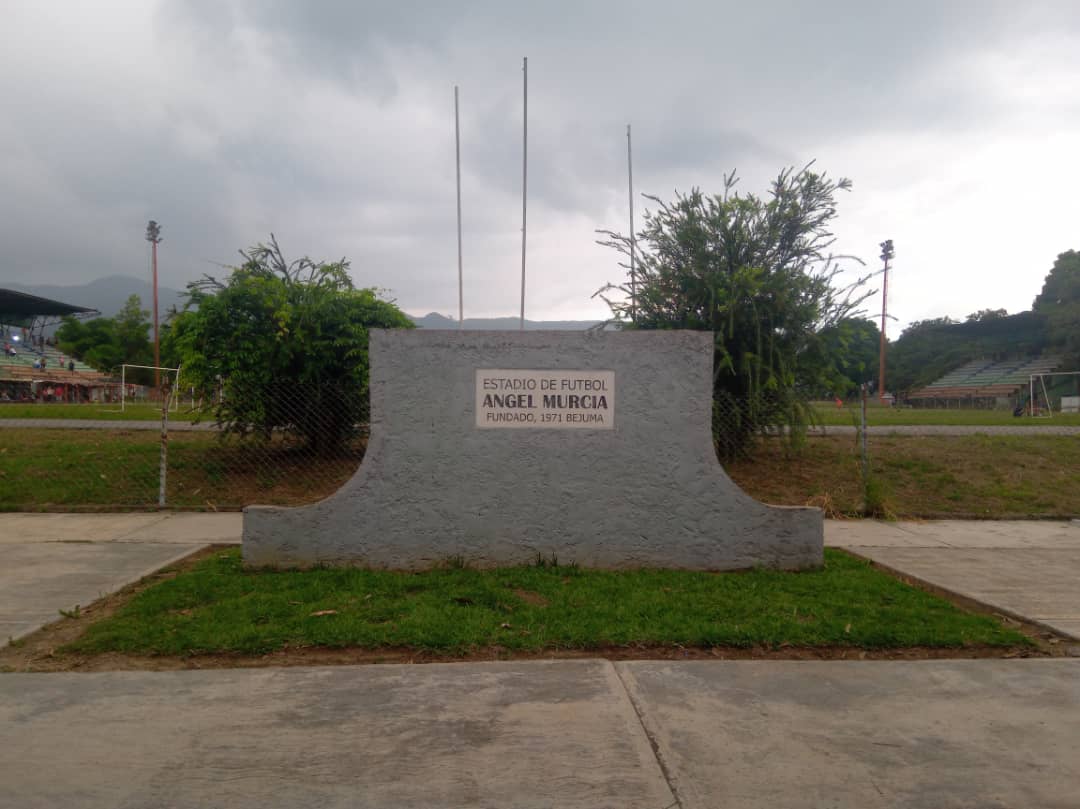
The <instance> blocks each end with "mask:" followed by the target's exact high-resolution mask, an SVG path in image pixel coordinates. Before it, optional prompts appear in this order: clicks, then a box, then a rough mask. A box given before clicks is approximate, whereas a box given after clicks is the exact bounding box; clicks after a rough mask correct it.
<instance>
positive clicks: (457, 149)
mask: <svg viewBox="0 0 1080 809" xmlns="http://www.w3.org/2000/svg"><path fill="white" fill-rule="evenodd" d="M454 156H455V160H456V165H457V296H458V328H459V329H463V328H465V290H464V283H463V281H462V273H461V125H460V123H459V118H458V88H457V85H456V84H455V85H454Z"/></svg>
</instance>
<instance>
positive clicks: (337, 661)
mask: <svg viewBox="0 0 1080 809" xmlns="http://www.w3.org/2000/svg"><path fill="white" fill-rule="evenodd" d="M220 550H221V547H220V546H218V547H210V548H206V549H204V550H202V551H199V552H197V553H194V554H192V555H191V556H189V557H187V558H186V559H184V560H183V561H181V562H179V563H177V564H175V565H171V566H169V567H167V568H164V569H163V570H161V571H159V572H157V573H155V574H153V575H151V576H147V577H146V578H144V579H142V580H141V581H139V582H136V583H135V584H131V585H129V586H127V587H125V588H124V589H122V590H120V591H118V592H116V593H113V594H112V595H109V596H106V597H105V598H102V599H100V600H98V601H95V602H94V603H93V604H91V605H89V606H88V607H85V608H83V609H81V610H80V611H79V613H78V615H74V616H71V617H64V618H60V619H59V620H57V621H55V622H53V623H51V624H49V625H47V626H45V627H43V628H42V629H41V630H39V631H38V632H35V633H34V634H32V635H30V636H28V637H26V638H23V639H22V640H19V641H16V642H15V643H14V644H8V645H7V646H4V647H3V648H0V671H5V672H57V671H86V672H90V671H130V670H143V671H173V670H178V669H220V668H255V667H264V666H332V665H357V664H371V663H445V662H480V661H492V660H553V659H574V658H597V657H600V658H606V659H609V660H931V659H969V658H1016V657H1064V656H1067V655H1068V654H1069V651H1068V647H1069V642H1068V641H1067V640H1066V639H1063V638H1061V637H1058V636H1056V635H1055V634H1054V633H1051V632H1048V631H1046V630H1045V629H1043V628H1042V627H1038V626H1034V625H1032V624H1027V623H1024V622H1022V621H1017V620H1014V619H1013V618H1010V617H1007V616H1003V615H996V617H998V618H999V619H1000V620H1002V621H1004V622H1006V623H1007V624H1009V626H1011V627H1012V628H1015V629H1017V630H1018V631H1020V632H1022V633H1024V634H1025V635H1027V636H1028V637H1029V638H1031V639H1032V640H1033V641H1034V646H1032V647H1017V648H1009V647H1005V648H1002V647H994V646H969V647H960V648H947V649H942V648H933V647H918V646H917V647H908V648H900V649H873V650H865V649H853V648H850V647H835V646H828V647H812V648H807V647H798V646H785V645H781V646H780V647H779V648H772V647H761V646H758V647H750V648H742V647H708V648H701V647H684V646H601V647H594V648H589V649H546V650H542V651H536V652H517V651H511V650H508V649H504V648H502V647H499V646H488V647H483V648H478V649H474V650H471V651H470V652H468V653H467V654H443V653H438V652H429V651H424V650H418V649H410V648H380V649H362V648H325V647H295V648H285V649H281V650H278V651H275V652H271V653H269V654H263V655H240V654H199V655H191V656H163V655H152V656H151V655H130V654H122V653H112V652H110V653H105V654H92V655H91V654H75V653H68V652H61V651H60V647H62V646H63V645H65V644H67V643H70V642H71V641H73V640H75V639H76V638H78V637H79V636H80V635H81V634H82V633H83V632H84V631H85V630H86V628H87V627H89V626H90V625H91V624H93V623H95V622H97V621H100V620H102V619H104V618H107V617H109V616H110V615H112V614H113V613H115V612H116V611H117V610H118V609H119V608H120V607H121V606H123V605H124V604H125V603H126V602H127V601H128V600H129V599H131V598H132V597H133V596H135V595H136V594H137V593H139V592H141V591H142V590H145V589H146V588H147V587H151V586H152V585H154V584H156V583H158V582H160V581H163V580H166V579H170V578H174V577H175V576H177V575H179V574H180V573H182V572H183V571H185V570H188V569H189V568H191V567H192V566H193V565H195V564H196V563H197V562H199V561H201V560H202V559H204V558H206V557H207V556H210V555H212V554H214V553H217V552H218V551H220ZM886 572H889V573H890V574H892V571H888V570H886ZM893 575H894V574H893ZM900 578H901V579H903V580H904V581H906V582H907V583H908V584H911V585H912V586H916V587H922V589H931V590H932V592H933V593H934V594H935V595H938V596H942V597H944V598H946V599H947V600H949V601H952V602H953V603H955V604H957V606H960V607H961V608H963V609H966V610H969V611H979V612H987V611H986V610H985V609H983V608H981V607H980V605H978V604H974V603H972V602H969V601H967V600H966V599H962V598H959V597H956V596H954V595H953V594H951V593H949V592H947V591H942V590H940V589H938V588H927V587H925V586H923V585H922V583H921V582H919V581H917V580H911V579H908V578H906V577H902V576H901V577H900ZM991 614H993V613H991Z"/></svg>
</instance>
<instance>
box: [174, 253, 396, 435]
mask: <svg viewBox="0 0 1080 809" xmlns="http://www.w3.org/2000/svg"><path fill="white" fill-rule="evenodd" d="M241 256H243V258H244V263H243V264H242V265H241V266H239V267H235V268H232V272H231V274H230V275H229V276H228V278H227V279H225V280H218V279H216V278H213V277H211V276H204V277H203V279H202V280H200V281H196V282H193V283H191V284H189V285H188V303H187V306H186V307H185V310H184V311H183V312H182V313H180V314H179V315H177V316H176V317H175V318H173V319H172V320H171V323H170V336H169V345H170V350H175V351H176V352H178V354H179V356H180V359H181V362H182V365H183V376H184V380H185V384H191V385H194V386H195V387H196V388H198V389H201V390H203V391H204V392H206V393H207V394H210V395H212V396H214V397H215V399H216V400H217V401H218V404H217V406H216V411H215V417H216V419H217V421H218V422H219V423H220V424H222V425H223V426H224V427H225V428H226V430H227V431H228V432H237V433H240V434H248V433H251V432H255V433H257V434H258V435H260V436H262V437H264V438H268V437H269V436H270V434H271V433H272V431H273V430H274V429H287V430H292V431H294V432H296V433H298V434H300V435H302V436H303V437H304V438H305V439H306V441H307V442H308V444H309V445H310V446H312V447H314V448H315V449H316V450H318V451H320V452H333V451H334V450H336V449H337V448H338V447H340V446H341V444H342V442H343V441H345V440H346V439H347V438H348V437H349V436H350V435H351V434H352V433H353V431H354V430H355V428H356V426H357V425H358V424H359V423H361V422H363V421H366V419H367V416H368V330H369V329H372V328H410V327H411V326H412V321H411V320H409V318H408V317H407V316H406V315H405V314H404V313H403V312H402V311H401V310H400V309H398V308H397V306H395V305H394V304H393V303H392V302H390V301H387V300H382V299H380V298H379V296H378V295H377V294H376V290H374V289H356V288H355V287H354V286H353V283H352V281H351V280H350V279H349V275H348V268H349V264H348V262H347V261H346V260H345V259H342V260H341V261H338V262H333V263H315V262H313V261H312V260H311V259H309V258H302V259H299V260H297V261H293V262H291V263H290V262H287V261H286V260H285V258H284V256H283V255H282V252H281V249H280V247H279V246H278V244H277V241H276V240H275V239H274V238H273V236H271V240H270V244H269V245H263V244H259V245H257V246H255V247H253V248H251V249H250V250H248V251H246V252H245V251H241ZM219 385H220V386H221V387H220V390H219ZM219 392H220V394H221V395H220V396H217V395H216V394H218V393H219Z"/></svg>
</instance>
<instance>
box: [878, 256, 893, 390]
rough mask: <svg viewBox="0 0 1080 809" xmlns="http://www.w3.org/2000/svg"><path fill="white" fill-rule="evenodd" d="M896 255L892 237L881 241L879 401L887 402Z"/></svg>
mask: <svg viewBox="0 0 1080 809" xmlns="http://www.w3.org/2000/svg"><path fill="white" fill-rule="evenodd" d="M895 255H896V251H895V250H893V243H892V239H886V240H885V241H883V242H882V243H881V260H882V261H883V262H884V263H885V268H884V270H883V272H884V273H885V280H884V282H883V283H882V286H881V353H880V356H879V357H878V401H879V402H881V403H882V404H884V403H885V346H886V344H887V343H886V340H885V318H887V317H888V316H889V259H891V258H892V257H893V256H895Z"/></svg>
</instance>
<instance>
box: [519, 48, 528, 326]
mask: <svg viewBox="0 0 1080 809" xmlns="http://www.w3.org/2000/svg"><path fill="white" fill-rule="evenodd" d="M521 71H522V76H523V78H522V89H523V95H522V99H523V103H522V111H521V120H522V122H523V123H522V135H521V322H520V324H519V325H518V328H519V329H521V330H522V331H524V329H525V199H526V189H527V187H528V181H529V57H527V56H526V57H524V58H523V59H522V62H521Z"/></svg>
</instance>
